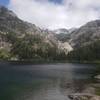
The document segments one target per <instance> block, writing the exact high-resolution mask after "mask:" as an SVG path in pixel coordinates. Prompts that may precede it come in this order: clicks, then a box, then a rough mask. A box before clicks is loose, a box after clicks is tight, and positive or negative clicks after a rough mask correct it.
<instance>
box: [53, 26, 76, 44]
mask: <svg viewBox="0 0 100 100" xmlns="http://www.w3.org/2000/svg"><path fill="white" fill-rule="evenodd" d="M75 30H76V28H71V29H68V30H67V29H64V28H61V29H57V30H55V31H53V32H54V33H55V37H56V38H57V39H58V40H59V41H61V42H63V43H64V42H67V41H69V40H70V38H71V33H72V32H74V31H75Z"/></svg>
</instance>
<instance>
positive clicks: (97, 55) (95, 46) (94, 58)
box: [67, 40, 100, 63]
mask: <svg viewBox="0 0 100 100" xmlns="http://www.w3.org/2000/svg"><path fill="white" fill-rule="evenodd" d="M67 58H68V59H69V60H71V61H79V62H84V61H87V62H96V63H99V61H100V40H98V41H95V42H93V43H91V44H89V45H87V46H84V47H80V48H77V49H75V50H74V51H72V52H70V53H69V54H68V56H67Z"/></svg>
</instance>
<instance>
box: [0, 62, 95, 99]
mask: <svg viewBox="0 0 100 100" xmlns="http://www.w3.org/2000/svg"><path fill="white" fill-rule="evenodd" d="M94 68H95V66H93V65H89V64H69V63H64V64H41V65H33V64H18V63H17V64H15V63H14V64H13V63H7V62H6V63H0V100H69V99H68V97H67V95H68V94H71V93H79V92H82V90H83V89H84V88H85V87H86V86H87V85H88V84H89V82H90V79H91V75H92V73H93V71H94Z"/></svg>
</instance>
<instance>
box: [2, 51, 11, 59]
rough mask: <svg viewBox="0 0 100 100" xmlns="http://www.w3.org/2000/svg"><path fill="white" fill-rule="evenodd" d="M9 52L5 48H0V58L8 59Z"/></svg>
mask: <svg viewBox="0 0 100 100" xmlns="http://www.w3.org/2000/svg"><path fill="white" fill-rule="evenodd" d="M9 59H10V53H9V52H8V51H7V50H6V49H0V60H9Z"/></svg>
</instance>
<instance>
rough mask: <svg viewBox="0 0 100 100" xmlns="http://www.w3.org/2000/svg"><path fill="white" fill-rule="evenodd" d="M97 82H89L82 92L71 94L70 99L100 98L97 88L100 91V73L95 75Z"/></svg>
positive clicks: (96, 99) (88, 99)
mask: <svg viewBox="0 0 100 100" xmlns="http://www.w3.org/2000/svg"><path fill="white" fill-rule="evenodd" d="M94 79H96V81H97V83H91V84H89V85H88V86H87V87H86V88H85V89H84V90H83V91H82V93H73V94H69V95H68V98H69V100H100V95H98V94H97V89H98V90H99V92H100V75H97V76H95V77H94Z"/></svg>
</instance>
